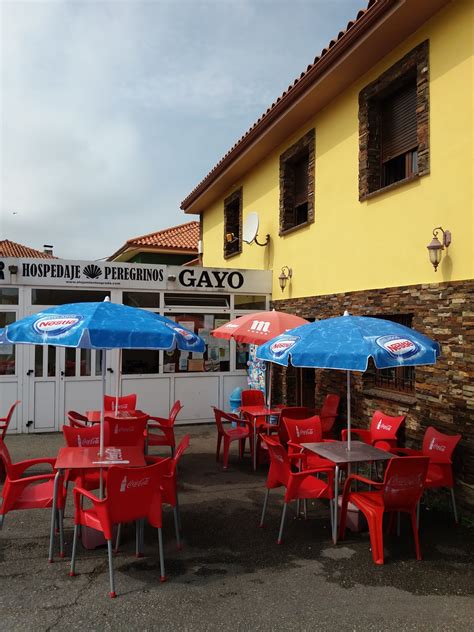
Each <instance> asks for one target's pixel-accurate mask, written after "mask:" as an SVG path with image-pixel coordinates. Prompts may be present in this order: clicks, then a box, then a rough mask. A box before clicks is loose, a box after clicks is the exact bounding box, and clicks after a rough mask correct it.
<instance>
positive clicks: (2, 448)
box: [0, 439, 12, 476]
mask: <svg viewBox="0 0 474 632" xmlns="http://www.w3.org/2000/svg"><path fill="white" fill-rule="evenodd" d="M0 462H1V463H3V467H4V468H5V472H6V474H7V476H8V475H9V472H10V468H11V465H12V460H11V458H10V453H9V452H8V448H7V446H6V445H5V442H4V440H3V439H0Z"/></svg>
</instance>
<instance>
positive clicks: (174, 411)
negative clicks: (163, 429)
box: [169, 399, 183, 424]
mask: <svg viewBox="0 0 474 632" xmlns="http://www.w3.org/2000/svg"><path fill="white" fill-rule="evenodd" d="M182 409H183V405H182V404H181V402H180V401H179V399H177V400H176V401H175V403H174V404H173V408H172V409H171V410H170V416H169V421H170V423H171V424H174V422H175V421H176V417H177V416H178V415H179V413H180V411H181V410H182Z"/></svg>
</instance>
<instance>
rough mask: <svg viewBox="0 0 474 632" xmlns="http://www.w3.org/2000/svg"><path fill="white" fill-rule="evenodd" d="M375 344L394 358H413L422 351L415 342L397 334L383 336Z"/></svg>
mask: <svg viewBox="0 0 474 632" xmlns="http://www.w3.org/2000/svg"><path fill="white" fill-rule="evenodd" d="M375 342H376V344H378V346H379V347H381V348H382V349H383V350H384V351H386V352H387V353H389V354H390V355H391V356H392V357H393V358H400V359H406V358H411V357H412V356H414V355H416V354H417V353H418V352H419V351H420V346H419V345H418V344H417V343H416V342H415V341H414V340H411V339H410V338H406V337H404V336H397V335H395V334H392V335H390V336H381V337H380V338H377V340H376V341H375Z"/></svg>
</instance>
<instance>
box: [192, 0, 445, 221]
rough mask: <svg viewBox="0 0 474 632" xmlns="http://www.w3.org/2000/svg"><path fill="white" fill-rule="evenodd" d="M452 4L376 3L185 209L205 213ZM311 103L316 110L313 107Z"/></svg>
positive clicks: (421, 0) (431, 0) (425, 0)
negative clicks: (328, 105) (219, 198)
mask: <svg viewBox="0 0 474 632" xmlns="http://www.w3.org/2000/svg"><path fill="white" fill-rule="evenodd" d="M450 1H451V0H418V1H417V2H410V3H408V2H407V0H380V1H379V2H376V3H375V4H373V5H372V6H371V7H370V8H369V9H367V11H366V12H365V13H364V15H362V16H361V17H360V18H359V19H357V20H356V21H355V22H354V24H353V25H352V26H351V28H350V29H349V30H348V31H347V32H346V33H344V35H343V36H342V37H341V39H339V40H337V41H336V42H335V43H334V45H333V46H332V47H331V48H329V49H328V50H327V52H325V53H324V54H323V55H322V56H321V58H320V59H319V60H318V61H317V62H315V64H314V66H313V67H312V68H310V70H308V72H307V73H306V74H305V75H304V76H302V77H301V79H299V80H298V81H297V82H296V83H295V84H294V86H292V87H291V89H289V90H288V91H287V92H286V93H284V94H283V96H282V97H281V98H280V99H278V100H277V102H276V104H275V105H274V106H272V107H271V108H270V109H269V110H268V111H267V113H266V114H264V115H263V117H262V118H261V119H260V120H259V121H258V122H257V123H256V124H255V125H254V127H253V128H251V129H250V131H249V132H247V134H246V135H245V136H244V137H243V138H242V139H241V140H240V141H239V142H238V143H237V144H236V145H235V146H234V147H233V148H232V149H231V150H230V151H229V152H228V154H226V155H225V156H224V158H223V159H222V160H221V161H220V162H219V163H218V164H217V165H216V167H214V169H213V170H212V171H211V172H210V173H209V174H208V175H207V176H206V177H205V178H204V180H203V181H202V182H201V183H200V184H199V185H198V186H197V187H196V188H195V189H194V190H193V191H192V192H191V193H190V194H189V195H188V196H187V197H186V198H185V199H184V200H183V202H182V203H181V209H182V210H183V211H184V212H185V213H187V214H201V213H202V212H203V211H204V210H205V209H206V207H207V206H208V205H209V204H210V203H212V201H214V200H215V199H216V198H217V197H218V196H219V195H221V194H223V193H224V192H225V191H227V190H228V189H229V188H230V187H231V186H232V184H233V183H235V182H236V181H238V179H239V178H241V177H242V176H243V175H244V174H245V172H246V171H248V170H249V169H250V168H251V167H252V166H254V165H255V164H257V162H259V161H260V160H262V158H263V157H264V154H267V155H268V152H269V151H271V150H273V149H275V148H276V147H278V146H279V145H280V144H281V143H282V142H284V140H285V137H287V136H288V135H289V134H290V133H291V130H293V131H294V130H296V129H298V127H299V126H302V125H304V123H305V121H307V120H308V119H310V118H311V114H309V115H308V111H311V113H312V115H313V116H314V114H315V113H316V112H317V111H318V110H320V109H321V108H322V107H324V106H325V105H327V104H328V103H329V102H330V101H331V100H332V99H333V98H335V97H336V96H337V94H340V93H341V92H342V91H343V90H344V89H346V88H347V87H348V86H349V85H350V84H351V83H353V82H354V81H355V80H356V79H357V78H358V77H360V76H362V75H363V74H364V73H365V72H367V71H368V70H369V69H370V68H371V67H372V66H374V65H375V63H377V62H378V61H379V60H380V59H382V58H383V57H384V56H385V55H386V54H388V53H389V52H390V51H391V50H393V48H395V47H396V46H398V45H399V44H400V43H401V42H402V41H403V40H404V39H406V38H407V37H408V36H409V35H410V34H411V33H413V32H414V31H416V29H417V28H419V27H420V26H421V25H422V24H423V23H424V22H425V21H426V20H427V19H429V18H430V17H431V16H432V15H434V14H435V13H437V12H438V11H439V10H440V9H441V8H442V7H443V6H444V5H446V4H448V3H449V2H450ZM408 5H409V6H408ZM389 22H390V23H389ZM374 44H375V46H374ZM375 55H376V56H377V57H376V61H375V62H374V61H373V60H374V56H375ZM341 66H344V72H343V73H342V72H341ZM338 75H340V76H338ZM310 102H311V104H312V105H313V107H308V104H309V103H310ZM258 146H261V151H259V150H258Z"/></svg>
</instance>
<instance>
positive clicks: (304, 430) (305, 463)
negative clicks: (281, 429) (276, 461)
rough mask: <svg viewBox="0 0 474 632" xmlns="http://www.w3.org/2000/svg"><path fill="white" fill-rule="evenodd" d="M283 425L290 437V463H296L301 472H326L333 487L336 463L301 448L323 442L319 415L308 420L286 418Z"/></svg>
mask: <svg viewBox="0 0 474 632" xmlns="http://www.w3.org/2000/svg"><path fill="white" fill-rule="evenodd" d="M283 423H284V425H285V428H286V432H287V434H288V437H289V441H288V457H289V458H290V461H292V462H296V463H297V464H298V465H299V469H300V470H307V469H311V470H314V471H321V472H326V474H328V481H329V482H330V484H331V485H333V484H334V470H335V465H334V463H333V462H332V461H328V459H324V458H322V457H320V456H317V455H316V454H314V453H310V452H308V451H305V449H304V448H302V447H301V444H302V443H319V442H321V441H322V440H323V439H322V427H321V420H320V418H319V417H318V415H314V416H313V417H308V418H307V419H288V418H286V417H284V418H283Z"/></svg>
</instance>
